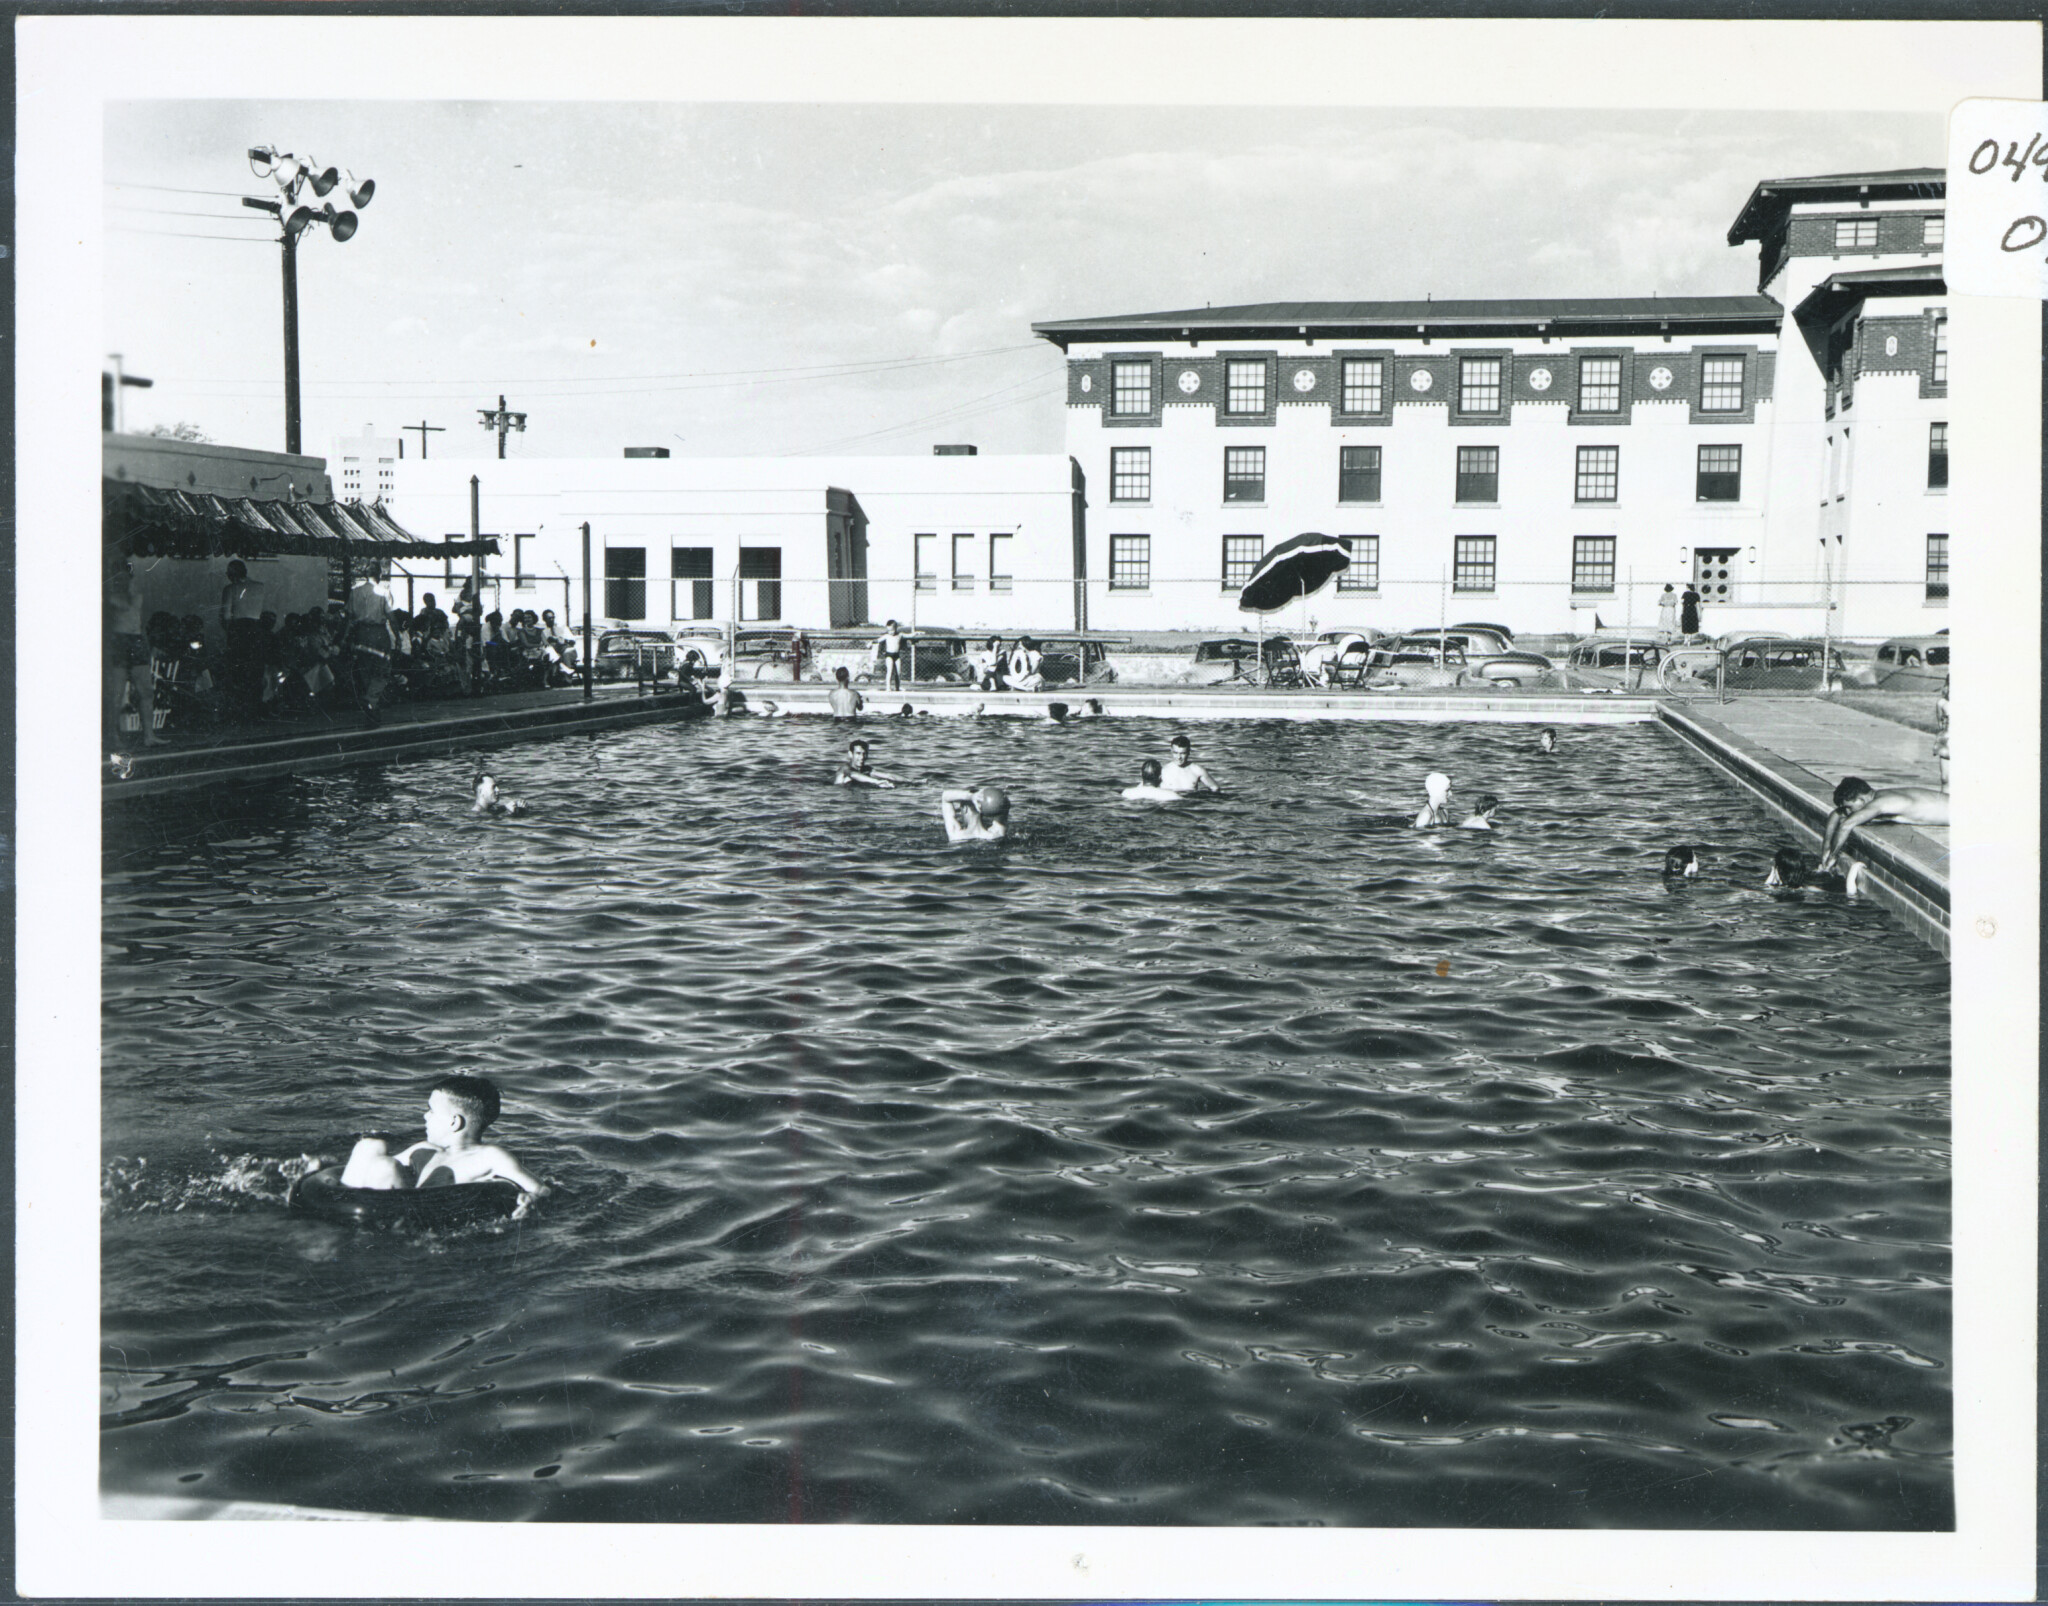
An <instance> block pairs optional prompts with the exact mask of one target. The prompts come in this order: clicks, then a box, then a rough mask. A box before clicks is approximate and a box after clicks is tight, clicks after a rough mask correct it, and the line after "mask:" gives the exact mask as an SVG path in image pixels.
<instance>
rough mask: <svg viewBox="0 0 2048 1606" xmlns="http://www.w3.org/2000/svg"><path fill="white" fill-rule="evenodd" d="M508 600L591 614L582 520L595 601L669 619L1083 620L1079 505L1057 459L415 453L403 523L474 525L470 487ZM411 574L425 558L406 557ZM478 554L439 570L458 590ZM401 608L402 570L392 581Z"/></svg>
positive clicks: (610, 617)
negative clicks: (414, 561) (425, 456)
mask: <svg viewBox="0 0 2048 1606" xmlns="http://www.w3.org/2000/svg"><path fill="white" fill-rule="evenodd" d="M472 475H473V476H475V478H476V481H477V487H476V489H477V520H478V526H479V530H480V533H482V534H484V535H495V536H496V537H497V538H498V541H499V543H500V552H499V556H498V557H496V558H493V559H487V560H485V567H486V574H487V577H488V579H489V581H490V582H491V584H492V589H493V593H494V599H495V605H496V606H498V607H499V608H500V609H503V610H506V611H509V610H510V609H512V608H515V607H530V608H533V609H535V610H536V611H539V610H542V609H549V608H551V609H553V610H554V611H555V613H556V616H557V617H558V618H561V619H564V620H566V619H571V618H575V619H580V618H581V617H582V607H583V605H582V599H581V586H582V575H583V526H584V525H585V524H586V523H587V524H588V525H589V526H590V570H591V574H592V576H593V588H592V613H593V618H594V619H596V620H597V621H599V622H603V623H612V624H634V625H644V626H647V627H649V628H654V629H662V630H667V629H671V628H673V627H674V626H676V625H678V624H689V623H696V622H718V623H723V622H725V621H728V620H732V621H736V622H738V623H741V624H749V625H753V624H759V625H776V624H785V625H794V626H798V627H800V628H803V629H806V630H816V629H824V628H846V627H849V626H856V625H867V624H879V623H881V622H883V621H884V620H886V619H891V618H894V619H897V620H900V621H902V622H903V623H905V624H915V625H920V626H923V627H926V628H945V629H958V630H967V631H987V632H998V631H1000V632H1004V633H1015V632H1017V631H1020V630H1025V629H1032V628H1036V629H1040V630H1045V629H1061V628H1067V629H1071V628H1073V627H1074V624H1075V621H1076V617H1077V613H1078V611H1079V609H1080V608H1081V606H1082V604H1081V602H1080V600H1079V598H1078V596H1077V588H1076V587H1075V585H1074V584H1073V575H1074V569H1075V564H1076V561H1077V551H1078V545H1079V536H1078V530H1077V522H1076V521H1077V519H1078V516H1079V507H1080V498H1079V496H1078V493H1077V489H1076V485H1075V479H1074V470H1073V466H1072V464H1070V463H1069V462H1068V460H1067V459H1066V458H1065V457H1060V456H1013V457H980V456H975V455H966V454H956V453H950V452H949V453H948V454H946V455H937V454H935V455H932V456H927V457H841V458H822V457H819V458H804V457H769V458H670V457H667V456H652V455H648V454H647V453H646V452H645V451H636V452H634V453H632V454H631V455H628V456H622V457H617V458H595V459H546V458H541V459H533V458H528V459H520V460H508V461H502V462H501V461H495V460H486V461H482V462H478V461H476V460H473V459H472V460H468V461H464V460H461V459H455V458H449V459H434V460H432V461H429V462H420V461H418V460H417V459H408V460H406V461H404V462H402V463H400V464H399V465H398V466H397V474H396V481H395V489H394V492H393V495H392V497H391V498H390V506H391V511H392V513H393V515H394V516H395V517H397V518H398V519H400V520H401V521H402V522H403V523H404V524H405V525H406V526H407V527H408V528H409V529H412V530H414V531H416V532H418V533H419V534H421V535H423V536H426V537H428V538H430V539H431V538H432V537H433V536H435V535H447V536H457V535H460V536H465V537H466V536H467V534H468V533H469V529H470V480H471V477H472ZM413 567H414V568H415V570H418V569H419V568H420V566H418V565H415V566H413ZM468 573H469V566H468V563H467V561H466V560H458V561H453V562H449V563H445V564H441V565H428V566H426V572H425V573H419V572H415V573H414V575H413V576H412V581H413V584H412V591H413V594H414V595H415V596H417V595H418V593H420V592H421V591H424V590H435V591H436V592H437V594H440V595H441V596H442V600H443V601H444V602H445V600H446V592H447V591H449V590H452V589H453V588H454V587H455V586H457V585H459V584H460V583H461V581H462V580H463V579H464V578H465V577H466V576H467V575H468ZM393 580H394V587H395V589H396V590H397V592H398V594H399V596H400V598H401V600H403V599H404V596H405V590H406V581H405V577H404V576H403V575H402V574H394V577H393Z"/></svg>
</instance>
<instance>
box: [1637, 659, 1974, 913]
mask: <svg viewBox="0 0 2048 1606" xmlns="http://www.w3.org/2000/svg"><path fill="white" fill-rule="evenodd" d="M1660 717H1661V718H1662V719H1663V722H1664V724H1665V725H1666V727H1667V728H1669V729H1670V730H1672V731H1673V732H1675V733H1676V734H1677V735H1678V736H1679V738H1680V739H1681V740H1683V741H1685V742H1686V743H1687V744H1688V745H1690V746H1692V747H1693V748H1694V749H1696V750H1697V751H1698V752H1700V753H1701V754H1702V755H1703V756H1704V757H1705V758H1707V759H1708V760H1709V761H1710V762H1711V763H1713V764H1714V766H1715V767H1716V768H1717V769H1720V770H1721V771H1723V772H1724V773H1725V774H1727V775H1728V776H1729V778H1730V779H1732V780H1734V781H1735V782H1736V783H1737V784H1738V785H1740V786H1742V787H1743V788H1744V789H1745V790H1747V791H1748V792H1750V793H1751V794H1752V795H1753V796H1755V797H1756V798H1758V799H1759V800H1760V801H1761V802H1762V803H1764V804H1765V806H1766V807H1768V808H1769V809H1770V810H1771V811H1772V812H1773V813H1775V814H1776V815H1777V816H1778V817H1779V818H1780V819H1782V820H1784V821H1785V822H1787V823H1788V824H1790V825H1792V826H1793V827H1795V828H1796V829H1797V830H1798V832H1799V833H1800V835H1801V836H1802V837H1803V838H1805V839H1806V841H1807V842H1808V843H1809V845H1811V846H1814V847H1818V845H1819V843H1820V840H1821V834H1822V832H1823V831H1824V830H1825V829H1826V821H1827V817H1828V814H1829V812H1830V810H1831V809H1832V808H1833V807H1834V790H1835V783H1836V782H1838V781H1839V780H1841V779H1842V777H1843V776H1845V775H1860V776H1862V777H1863V778H1864V779H1865V780H1866V781H1868V782H1870V784H1871V785H1872V786H1875V787H1877V788H1879V789H1880V790H1881V789H1883V788H1884V787H1887V786H1926V787H1936V788H1939V787H1940V785H1941V777H1940V772H1939V770H1938V769H1937V768H1936V766H1935V762H1934V741H1935V738H1934V736H1933V735H1932V734H1931V733H1930V732H1927V731H1922V730H1916V729H1914V728H1913V727H1911V726H1908V725H1903V724H1900V723H1898V722H1896V721H1895V720H1891V719H1884V718H1880V717H1879V716H1877V715H1875V714H1866V713H1864V712H1862V711H1861V710H1860V709H1855V708H1845V707H1843V706H1842V705H1841V704H1839V703H1837V702H1834V701H1832V700H1830V699H1828V698H1823V697H1747V698H1742V699H1738V700H1731V701H1729V702H1726V703H1722V702H1717V701H1715V700H1714V699H1712V698H1694V699H1689V700H1680V699H1676V698H1674V699H1671V700H1669V701H1667V702H1666V703H1665V704H1664V706H1663V708H1662V709H1661V710H1660ZM1850 852H1851V855H1852V856H1853V857H1854V858H1856V859H1859V860H1861V861H1862V863H1863V864H1864V866H1865V868H1866V870H1867V871H1868V872H1869V882H1870V895H1871V896H1872V897H1873V898H1875V899H1876V900H1877V901H1878V902H1879V903H1882V904H1883V905H1884V906H1885V907H1886V908H1888V909H1890V910H1891V911H1892V913H1894V914H1895V915H1897V916H1898V917H1899V918H1900V920H1902V921H1903V922H1904V923H1905V925H1906V926H1907V927H1908V929H1910V930H1911V931H1913V932H1914V934H1915V935H1917V936H1918V937H1920V938H1921V939H1922V940H1923V941H1924V942H1926V943H1928V944H1929V946H1931V947H1933V948H1935V949H1936V950H1937V951H1939V952H1941V953H1944V954H1945V953H1947V952H1948V951H1949V876H1948V866H1949V833H1948V828H1947V827H1946V826H1918V825H1872V826H1864V827H1860V828H1859V829H1858V830H1857V832H1856V835H1855V838H1854V839H1853V840H1852V842H1851V844H1850Z"/></svg>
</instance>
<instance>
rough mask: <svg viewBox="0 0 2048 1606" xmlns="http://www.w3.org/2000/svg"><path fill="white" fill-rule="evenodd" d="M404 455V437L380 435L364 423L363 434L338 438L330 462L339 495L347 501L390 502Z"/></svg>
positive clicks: (373, 427)
mask: <svg viewBox="0 0 2048 1606" xmlns="http://www.w3.org/2000/svg"><path fill="white" fill-rule="evenodd" d="M404 455H405V441H404V439H403V438H402V437H401V436H397V435H379V434H378V433H377V432H376V426H374V425H372V424H365V425H364V426H363V432H362V434H360V435H337V436H336V437H335V440H334V455H333V456H332V457H330V458H329V459H328V468H329V471H330V472H331V473H332V474H333V475H334V484H335V490H336V494H337V495H339V496H340V497H341V498H342V500H343V501H346V502H389V501H390V500H391V493H392V491H393V490H394V489H395V488H396V486H397V471H398V460H399V459H400V458H401V457H403V456H404Z"/></svg>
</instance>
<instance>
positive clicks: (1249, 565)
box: [1223, 535, 1266, 591]
mask: <svg viewBox="0 0 2048 1606" xmlns="http://www.w3.org/2000/svg"><path fill="white" fill-rule="evenodd" d="M1265 551H1266V538H1265V537H1264V536H1262V535H1226V536H1225V537H1224V538H1223V589H1224V590H1225V591H1241V590H1243V589H1244V586H1245V583H1246V582H1247V581H1248V580H1250V579H1251V577H1252V570H1254V569H1256V568H1257V567H1258V566H1259V559H1260V558H1261V557H1263V556H1264V555H1265Z"/></svg>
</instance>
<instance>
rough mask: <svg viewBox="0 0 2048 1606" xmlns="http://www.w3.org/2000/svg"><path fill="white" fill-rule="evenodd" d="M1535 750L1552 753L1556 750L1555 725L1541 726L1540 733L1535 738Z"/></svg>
mask: <svg viewBox="0 0 2048 1606" xmlns="http://www.w3.org/2000/svg"><path fill="white" fill-rule="evenodd" d="M1536 751H1537V752H1539V753H1554V752H1556V751H1557V727H1556V726H1554V725H1545V726H1544V727H1543V732H1542V734H1541V735H1539V736H1538V737H1537V738H1536Z"/></svg>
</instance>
